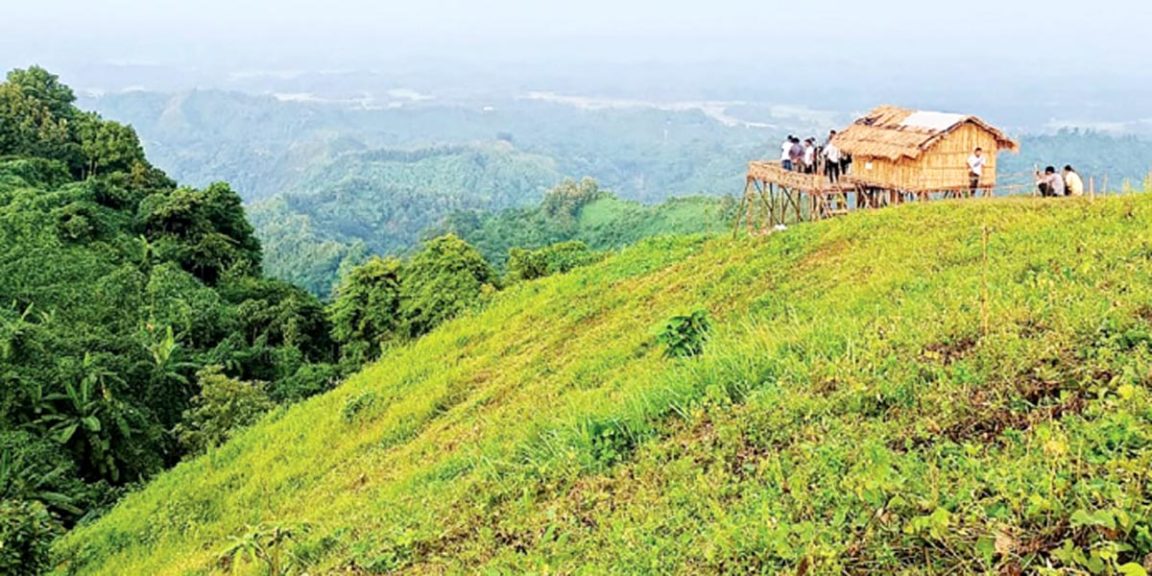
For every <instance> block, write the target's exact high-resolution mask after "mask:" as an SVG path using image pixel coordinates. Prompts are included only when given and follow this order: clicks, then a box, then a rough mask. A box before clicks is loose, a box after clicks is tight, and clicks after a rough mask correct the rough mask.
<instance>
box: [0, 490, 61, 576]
mask: <svg viewBox="0 0 1152 576" xmlns="http://www.w3.org/2000/svg"><path fill="white" fill-rule="evenodd" d="M59 532H60V525H59V523H58V522H56V520H55V519H54V518H52V515H51V514H50V513H49V512H48V509H47V508H46V507H45V506H44V505H43V504H41V503H40V502H36V501H26V500H8V499H0V573H3V574H10V575H11V576H40V575H41V574H43V573H45V572H47V571H48V570H50V569H51V568H52V564H51V551H52V550H51V542H52V539H53V538H54V537H55V536H56V535H57V534H58V533H59Z"/></svg>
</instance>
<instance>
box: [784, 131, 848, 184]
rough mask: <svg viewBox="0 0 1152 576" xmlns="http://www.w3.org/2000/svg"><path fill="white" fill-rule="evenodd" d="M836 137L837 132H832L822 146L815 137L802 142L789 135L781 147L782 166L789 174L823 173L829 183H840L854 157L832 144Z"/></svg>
mask: <svg viewBox="0 0 1152 576" xmlns="http://www.w3.org/2000/svg"><path fill="white" fill-rule="evenodd" d="M835 137H836V131H835V130H832V131H831V132H829V133H828V140H826V141H825V142H824V144H823V145H822V146H821V145H818V144H817V143H816V137H815V136H813V137H812V138H808V139H807V140H804V141H803V142H801V141H800V139H799V138H797V137H796V136H792V135H789V136H788V138H787V139H786V140H784V143H783V144H781V146H780V165H781V166H783V167H784V169H785V170H788V171H789V172H801V173H803V174H820V173H821V172H823V174H824V175H825V176H827V177H828V181H829V182H832V183H833V184H835V183H837V182H839V181H840V176H841V175H843V174H847V173H848V169H849V167H850V166H851V165H852V157H851V156H850V155H848V154H845V153H843V152H842V151H841V150H840V149H839V148H837V147H836V144H834V143H833V142H832V140H833V139H834V138H835Z"/></svg>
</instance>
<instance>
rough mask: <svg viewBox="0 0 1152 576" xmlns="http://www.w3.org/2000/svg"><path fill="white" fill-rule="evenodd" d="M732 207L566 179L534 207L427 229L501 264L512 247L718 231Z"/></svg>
mask: <svg viewBox="0 0 1152 576" xmlns="http://www.w3.org/2000/svg"><path fill="white" fill-rule="evenodd" d="M736 208H737V201H736V199H735V198H733V197H732V196H724V197H720V198H714V197H707V196H691V197H684V198H671V199H668V200H666V201H664V202H662V203H660V204H641V203H639V202H635V201H632V200H623V199H621V198H619V197H617V196H616V195H615V194H614V193H612V192H610V191H608V190H604V189H602V188H600V187H599V185H598V184H597V183H596V182H595V181H593V180H589V179H584V180H582V181H580V182H574V181H571V180H568V181H565V182H562V183H561V184H559V185H558V186H556V187H555V188H553V189H552V190H549V191H548V193H547V194H546V195H545V196H544V198H543V200H542V201H541V202H540V203H539V205H537V206H533V207H530V208H511V209H507V210H503V211H500V212H485V211H480V210H470V211H460V212H456V213H454V214H452V215H450V216H448V217H447V218H446V219H445V221H444V223H443V224H442V225H440V226H438V227H433V228H431V229H429V231H428V232H427V234H428V235H436V234H441V233H448V232H450V233H452V234H456V235H457V236H459V237H461V238H463V239H464V240H466V241H467V242H468V243H470V244H472V245H474V246H476V248H477V249H479V250H480V252H481V253H482V254H483V255H484V257H485V258H486V259H488V261H490V262H492V263H494V264H495V265H497V266H498V267H503V266H504V264H505V263H506V261H507V259H508V255H509V251H510V250H512V249H514V248H540V247H543V246H547V245H550V244H555V243H558V242H566V241H571V240H578V241H580V242H583V243H585V244H587V245H588V246H589V247H591V248H592V249H593V250H617V249H620V248H623V247H625V246H629V245H632V244H635V243H636V242H638V241H640V240H641V239H644V238H650V237H653V236H662V235H683V234H706V233H714V232H722V231H724V230H726V229H728V227H729V226H730V225H731V222H732V220H733V218H734V217H735V210H736Z"/></svg>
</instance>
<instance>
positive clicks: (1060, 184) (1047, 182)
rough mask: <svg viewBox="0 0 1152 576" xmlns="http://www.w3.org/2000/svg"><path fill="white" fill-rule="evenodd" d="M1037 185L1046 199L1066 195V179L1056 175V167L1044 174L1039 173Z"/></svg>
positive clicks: (1048, 169)
mask: <svg viewBox="0 0 1152 576" xmlns="http://www.w3.org/2000/svg"><path fill="white" fill-rule="evenodd" d="M1036 184H1037V186H1038V187H1039V188H1040V195H1041V196H1043V197H1045V198H1052V197H1056V196H1063V195H1064V178H1061V177H1060V175H1059V174H1057V173H1056V167H1055V166H1049V167H1047V168H1045V169H1044V173H1043V174H1041V173H1040V172H1037V173H1036Z"/></svg>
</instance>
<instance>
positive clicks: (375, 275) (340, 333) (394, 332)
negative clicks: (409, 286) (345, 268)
mask: <svg viewBox="0 0 1152 576" xmlns="http://www.w3.org/2000/svg"><path fill="white" fill-rule="evenodd" d="M402 268H403V264H402V263H401V262H400V260H398V259H396V258H387V259H385V258H372V259H371V260H369V261H368V262H366V263H364V264H363V265H361V266H357V267H356V268H353V269H352V271H351V272H350V273H349V274H348V275H347V276H346V277H345V278H344V280H343V281H341V283H340V286H339V288H337V289H336V298H335V300H333V302H332V304H331V305H330V306H329V308H328V314H329V317H330V318H331V322H332V338H333V339H334V340H335V341H336V342H339V343H340V344H341V349H342V353H343V354H344V355H345V356H346V357H348V358H350V359H351V361H353V362H356V363H363V362H364V361H367V360H371V359H374V358H376V357H377V356H379V354H380V347H381V345H382V344H384V343H386V342H388V341H390V340H393V339H395V338H397V337H398V336H399V333H400V327H401V325H402V324H403V318H402V317H401V315H400V297H401V279H402V277H403V272H402Z"/></svg>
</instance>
